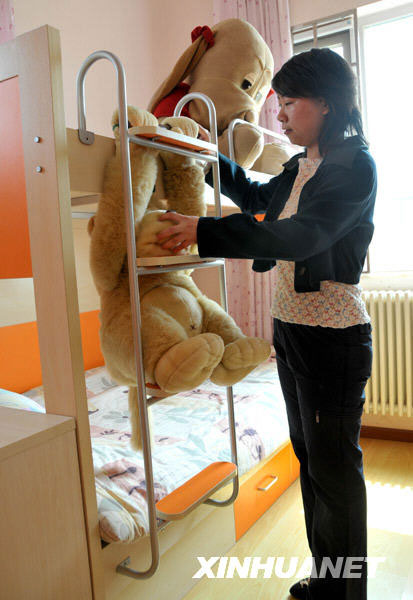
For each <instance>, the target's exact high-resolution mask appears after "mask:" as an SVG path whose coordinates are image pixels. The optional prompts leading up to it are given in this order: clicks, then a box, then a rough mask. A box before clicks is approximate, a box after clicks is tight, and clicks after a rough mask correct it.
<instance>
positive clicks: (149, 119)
mask: <svg viewBox="0 0 413 600" xmlns="http://www.w3.org/2000/svg"><path fill="white" fill-rule="evenodd" d="M157 125H158V119H157V118H156V117H155V115H153V114H152V113H150V112H148V111H147V110H144V109H143V108H136V107H135V106H130V105H128V131H129V133H131V134H133V133H134V128H135V127H146V126H153V127H156V126H157ZM112 129H113V133H114V134H115V137H116V138H118V137H119V110H118V109H116V110H115V112H114V113H113V115H112Z"/></svg>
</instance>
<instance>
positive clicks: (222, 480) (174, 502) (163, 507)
mask: <svg viewBox="0 0 413 600" xmlns="http://www.w3.org/2000/svg"><path fill="white" fill-rule="evenodd" d="M100 59H107V60H109V61H110V62H111V63H112V64H113V65H114V67H115V69H116V73H117V83H118V103H119V132H120V150H121V165H122V182H123V184H122V188H123V197H124V204H125V217H126V236H127V254H128V273H129V286H130V300H131V312H132V328H133V342H134V354H135V368H136V374H137V388H138V402H139V413H140V425H141V431H142V444H143V459H144V467H145V478H146V490H147V503H148V517H149V528H150V542H151V565H150V567H149V568H148V569H147V570H146V571H136V570H134V569H132V568H130V567H128V566H127V565H128V564H129V563H130V557H127V558H126V559H125V560H123V561H122V562H121V563H119V565H117V567H116V571H117V572H118V573H121V574H123V575H127V576H128V577H132V578H134V579H147V578H149V577H151V576H152V575H153V574H154V573H155V571H156V570H157V568H158V566H159V540H158V531H159V530H160V529H162V526H161V527H160V528H159V529H158V527H157V518H159V519H162V520H163V521H166V522H167V523H168V522H170V521H172V520H175V519H180V518H183V517H185V516H186V515H187V514H189V513H190V512H191V511H192V510H194V509H195V508H196V507H197V506H199V505H200V504H201V503H204V504H210V505H212V506H219V507H224V506H228V505H230V504H232V503H233V502H234V500H235V499H236V497H237V495H238V490H239V479H238V459H237V445H236V431H235V418H234V403H233V393H232V387H228V388H226V389H227V404H228V419H229V425H230V427H229V430H230V443H231V461H232V462H225V461H223V462H213V463H211V464H210V465H208V466H207V467H206V468H205V469H203V470H202V471H200V472H199V473H198V474H196V475H195V476H194V477H192V478H191V479H189V480H188V481H186V482H185V483H184V484H183V485H181V486H180V487H178V488H177V489H175V490H174V491H173V492H171V493H170V494H168V495H167V496H165V497H164V498H162V499H161V500H160V501H159V502H157V503H156V504H155V496H154V485H153V472H152V453H151V446H150V439H149V426H148V413H147V408H148V406H149V405H150V404H152V403H153V402H156V401H158V400H159V399H160V398H154V397H149V398H147V392H146V385H145V378H144V368H143V360H142V342H141V335H140V331H141V315H140V302H139V282H138V275H145V274H151V273H164V272H168V271H175V270H180V269H187V268H188V266H190V267H191V269H199V268H204V267H212V266H218V267H219V269H220V288H221V303H222V305H223V308H224V310H225V311H227V310H228V307H227V294H226V283H225V262H224V260H223V259H218V260H216V259H202V258H199V261H196V262H194V259H193V257H192V258H191V259H190V262H187V263H180V264H171V265H167V266H153V267H137V266H136V264H137V261H136V245H135V226H134V223H135V219H134V214H133V201H132V183H131V166H130V153H129V143H133V144H138V145H140V146H147V147H149V148H156V149H158V150H163V151H166V150H167V151H170V152H173V153H175V154H181V155H183V156H189V157H192V158H195V159H198V160H199V159H200V158H201V159H202V160H205V161H208V162H211V163H212V170H213V182H214V198H215V212H216V216H218V217H220V216H221V202H220V181H219V163H218V147H217V124H216V112H215V106H214V104H213V102H212V101H211V99H210V98H208V96H206V95H205V94H201V93H192V94H188V95H186V96H185V97H184V98H182V99H181V100H180V101H179V103H178V104H177V106H176V108H175V112H174V116H180V114H181V110H182V108H183V106H184V105H185V104H187V103H188V102H190V101H191V100H193V99H195V98H196V99H199V100H202V101H203V102H204V103H205V104H206V105H207V107H208V113H209V126H210V127H209V128H210V132H211V141H212V144H207V143H206V142H202V141H198V140H195V139H194V138H190V137H188V136H184V135H180V136H178V135H177V134H173V136H172V137H173V138H174V140H173V141H174V144H168V143H167V142H165V140H164V138H168V130H167V129H165V133H162V140H163V141H162V142H160V141H159V137H158V138H157V137H155V138H154V139H148V138H144V137H137V136H136V135H130V134H129V132H128V116H127V100H126V77H125V71H124V68H123V65H122V63H121V62H120V60H119V58H118V57H117V56H115V55H114V54H112V53H111V52H107V51H105V50H99V51H97V52H93V53H92V54H90V55H89V56H88V57H87V58H86V60H85V61H84V62H83V64H82V66H81V67H80V69H79V72H78V76H77V108H78V125H79V139H80V141H81V142H82V143H83V144H88V145H91V144H93V142H94V134H93V133H92V132H90V131H87V129H86V117H85V112H86V109H85V90H84V87H85V76H86V73H87V71H88V69H89V68H90V67H91V65H92V64H93V63H95V62H96V61H98V60H100ZM177 138H179V139H181V141H182V143H183V145H184V147H179V146H178V145H176V140H177ZM171 141H172V139H171ZM188 143H189V144H190V145H192V146H193V147H194V146H196V147H197V148H199V151H194V150H188V149H187V147H188ZM206 146H207V147H210V148H213V152H214V154H206V153H205V147H206ZM172 258H174V257H172ZM154 260H156V259H154ZM229 481H232V484H233V486H232V494H231V496H230V497H229V498H228V499H227V500H223V501H218V500H214V499H212V498H210V496H211V495H212V494H214V493H215V492H216V491H217V490H218V489H219V488H221V487H222V486H224V485H225V484H226V483H228V482H229Z"/></svg>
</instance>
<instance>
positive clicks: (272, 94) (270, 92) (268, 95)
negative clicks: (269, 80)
mask: <svg viewBox="0 0 413 600" xmlns="http://www.w3.org/2000/svg"><path fill="white" fill-rule="evenodd" d="M274 94H275V92H274V90H273V89H272V88H270V91H269V92H268V94H267V97H266V100H268V98H271V96H274Z"/></svg>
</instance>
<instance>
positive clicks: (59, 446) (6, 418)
mask: <svg viewBox="0 0 413 600" xmlns="http://www.w3.org/2000/svg"><path fill="white" fill-rule="evenodd" d="M0 530H1V533H2V535H1V543H0V598H2V599H3V598H4V599H7V600H23V599H24V600H74V599H75V598H76V600H89V599H90V600H91V599H92V591H91V583H90V572H89V560H88V552H87V543H86V534H85V523H84V515H83V506H82V495H81V488H80V477H79V465H78V458H77V448H76V436H75V422H74V419H72V418H69V417H61V416H56V415H49V414H40V413H32V412H27V411H23V410H14V409H9V408H0Z"/></svg>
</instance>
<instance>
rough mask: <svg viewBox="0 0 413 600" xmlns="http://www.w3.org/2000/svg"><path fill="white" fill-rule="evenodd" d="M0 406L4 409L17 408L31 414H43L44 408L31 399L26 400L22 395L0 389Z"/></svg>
mask: <svg viewBox="0 0 413 600" xmlns="http://www.w3.org/2000/svg"><path fill="white" fill-rule="evenodd" d="M0 406H5V407H6V408H18V409H21V410H30V411H31V412H40V413H44V412H45V411H44V408H43V407H42V406H39V404H37V402H35V401H34V400H32V399H31V398H26V396H23V395H22V394H17V393H16V392H10V391H9V390H3V389H0Z"/></svg>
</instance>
